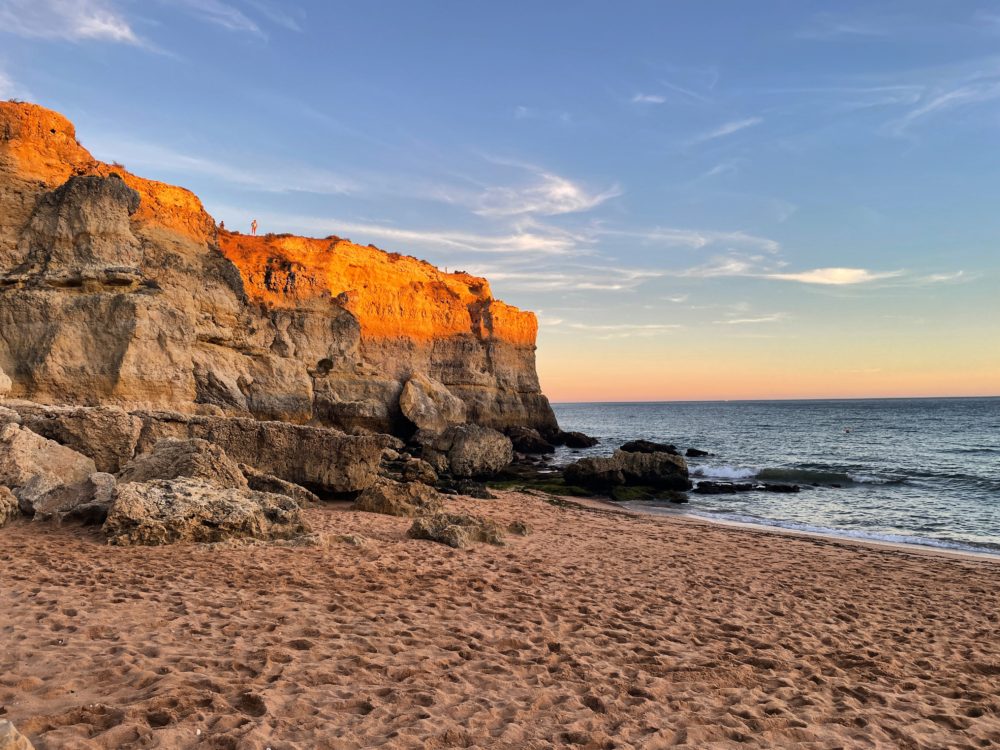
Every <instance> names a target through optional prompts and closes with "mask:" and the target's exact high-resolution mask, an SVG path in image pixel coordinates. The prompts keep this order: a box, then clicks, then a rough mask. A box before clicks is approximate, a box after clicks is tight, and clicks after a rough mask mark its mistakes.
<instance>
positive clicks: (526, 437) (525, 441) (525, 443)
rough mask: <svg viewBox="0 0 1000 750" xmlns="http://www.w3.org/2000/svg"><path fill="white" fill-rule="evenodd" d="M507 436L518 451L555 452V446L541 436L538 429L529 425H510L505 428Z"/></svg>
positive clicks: (533, 452)
mask: <svg viewBox="0 0 1000 750" xmlns="http://www.w3.org/2000/svg"><path fill="white" fill-rule="evenodd" d="M507 437H509V438H510V441H511V443H513V444H514V450H516V451H517V452H518V453H532V454H540V453H555V451H556V447H555V446H554V445H552V443H550V442H549V441H548V440H546V439H545V438H543V437H542V436H541V435H540V434H539V432H538V430H533V429H531V428H530V427H512V428H510V429H509V430H507Z"/></svg>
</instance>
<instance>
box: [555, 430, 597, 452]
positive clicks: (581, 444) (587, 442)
mask: <svg viewBox="0 0 1000 750" xmlns="http://www.w3.org/2000/svg"><path fill="white" fill-rule="evenodd" d="M552 442H553V443H555V444H556V445H565V446H566V447H567V448H593V447H594V446H595V445H597V444H598V443H599V442H600V441H599V440H598V439H597V438H593V437H590V435H584V434H583V433H582V432H564V431H562V430H560V431H559V432H558V433H556V435H555V436H554V439H553V440H552Z"/></svg>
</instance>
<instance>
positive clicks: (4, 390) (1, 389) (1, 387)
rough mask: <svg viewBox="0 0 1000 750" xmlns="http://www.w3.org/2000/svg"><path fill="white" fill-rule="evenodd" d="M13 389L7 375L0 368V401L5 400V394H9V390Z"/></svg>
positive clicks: (12, 384)
mask: <svg viewBox="0 0 1000 750" xmlns="http://www.w3.org/2000/svg"><path fill="white" fill-rule="evenodd" d="M13 387H14V383H13V382H11V379H10V378H9V377H8V376H7V373H5V372H4V371H3V368H2V367H0V399H5V398H7V394H8V393H10V389H11V388H13Z"/></svg>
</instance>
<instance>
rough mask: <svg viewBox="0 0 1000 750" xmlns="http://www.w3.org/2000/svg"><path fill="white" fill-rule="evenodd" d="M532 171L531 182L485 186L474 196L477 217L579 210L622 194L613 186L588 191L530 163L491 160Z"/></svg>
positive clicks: (618, 188) (575, 211)
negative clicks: (596, 190) (484, 188)
mask: <svg viewBox="0 0 1000 750" xmlns="http://www.w3.org/2000/svg"><path fill="white" fill-rule="evenodd" d="M495 161H496V163H498V164H504V165H507V166H516V167H520V168H522V169H526V170H528V171H530V172H532V173H533V175H534V178H535V182H534V183H533V184H531V185H526V186H524V187H520V188H516V187H489V188H487V189H486V190H485V191H484V192H483V193H482V194H481V195H480V196H479V197H478V198H477V199H476V204H477V205H476V208H475V212H476V213H477V214H479V215H480V216H493V217H500V216H520V215H524V214H540V215H542V216H555V215H558V214H571V213H580V212H582V211H590V210H592V209H594V208H597V207H598V206H599V205H601V204H602V203H604V202H605V201H607V200H610V199H611V198H616V197H618V196H619V195H621V194H622V190H621V188H620V187H618V186H617V185H615V186H612V187H610V188H608V189H607V190H604V191H601V192H594V191H591V190H588V189H587V188H585V187H584V186H583V185H580V184H579V183H576V182H574V181H572V180H570V179H568V178H566V177H561V176H560V175H557V174H553V173H552V172H547V171H545V170H542V169H539V168H538V167H534V166H531V165H523V164H517V163H513V162H505V161H498V160H495Z"/></svg>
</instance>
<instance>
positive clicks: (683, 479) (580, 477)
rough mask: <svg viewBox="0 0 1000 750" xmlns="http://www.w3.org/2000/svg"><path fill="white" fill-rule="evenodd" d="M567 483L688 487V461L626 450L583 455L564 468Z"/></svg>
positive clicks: (602, 486)
mask: <svg viewBox="0 0 1000 750" xmlns="http://www.w3.org/2000/svg"><path fill="white" fill-rule="evenodd" d="M564 477H565V479H566V483H567V484H570V485H576V486H579V487H588V488H591V489H598V490H607V489H609V488H611V487H614V486H617V485H623V484H630V485H643V486H649V487H655V488H657V489H664V490H686V489H689V488H690V487H691V481H690V480H689V479H688V468H687V463H686V462H685V461H684V459H683V458H682V457H681V456H677V455H674V454H672V453H629V452H626V451H621V450H618V451H615V453H614V455H612V456H595V457H590V458H582V459H580V460H579V461H577V462H576V463H573V464H570V465H569V466H567V467H566V469H565V471H564Z"/></svg>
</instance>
